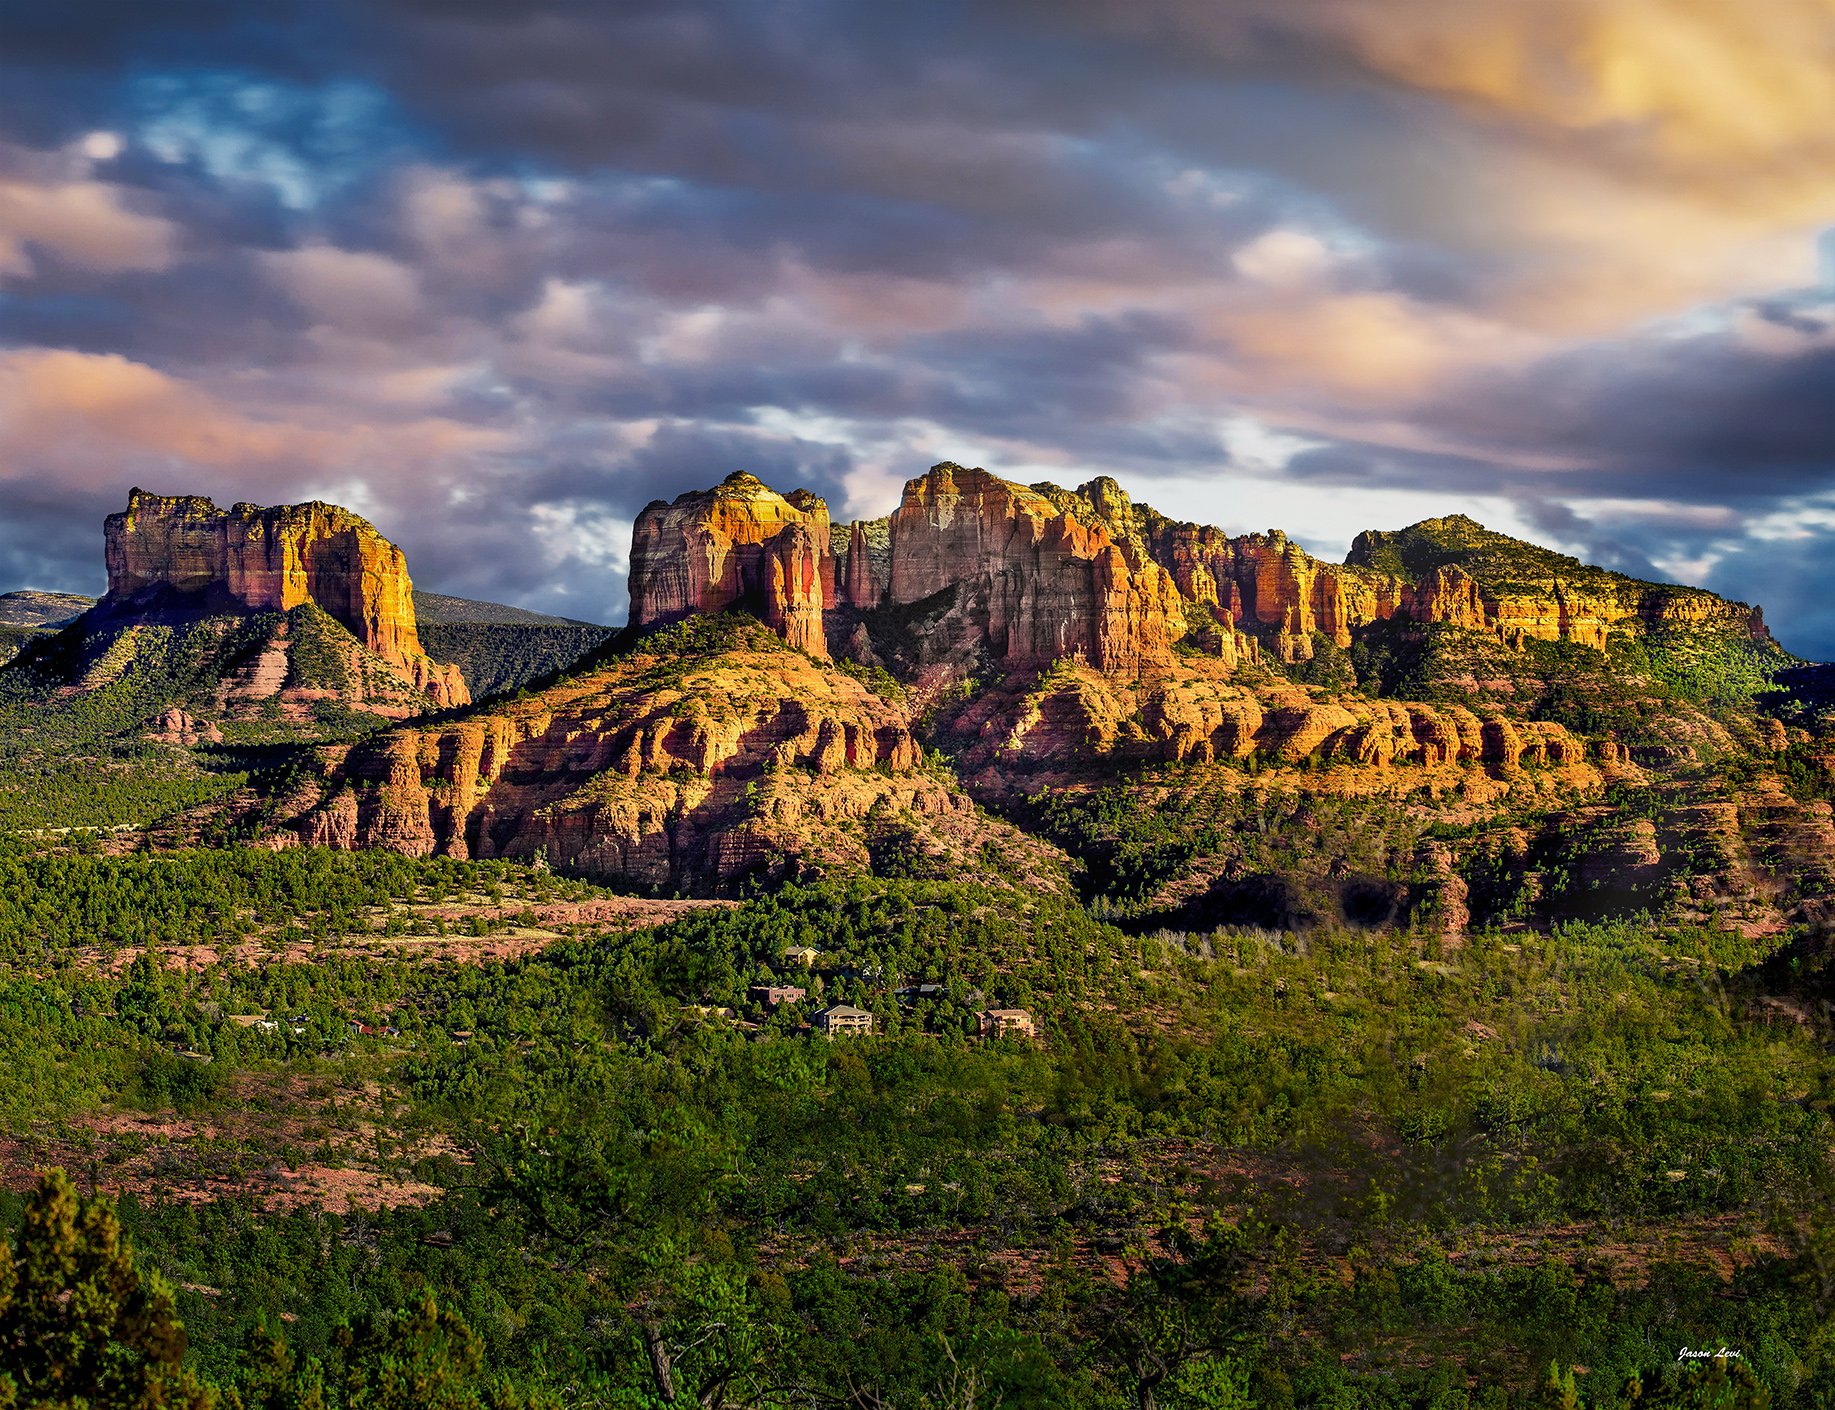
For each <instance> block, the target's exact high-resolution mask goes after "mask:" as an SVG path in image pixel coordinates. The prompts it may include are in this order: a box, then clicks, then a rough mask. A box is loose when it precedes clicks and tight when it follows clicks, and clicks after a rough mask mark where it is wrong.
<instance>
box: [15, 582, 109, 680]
mask: <svg viewBox="0 0 1835 1410" xmlns="http://www.w3.org/2000/svg"><path fill="white" fill-rule="evenodd" d="M95 605H96V600H95V599H94V598H93V597H78V596H76V595H75V594H73V593H67V592H39V591H37V590H36V589H34V588H22V589H20V590H19V591H18V592H8V593H0V665H5V664H6V663H7V662H8V661H11V660H12V659H13V658H14V657H15V656H17V655H18V654H19V652H20V650H21V649H22V648H23V647H24V646H25V644H26V643H27V642H28V641H30V640H31V639H32V638H33V637H35V636H40V635H43V634H44V633H46V632H49V631H51V630H53V629H54V628H57V627H61V626H63V625H64V624H65V623H66V622H68V621H69V620H70V619H71V618H72V617H76V616H79V615H81V614H82V613H84V612H87V611H88V610H89V609H90V608H91V607H94V606H95Z"/></svg>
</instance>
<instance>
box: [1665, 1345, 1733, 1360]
mask: <svg viewBox="0 0 1835 1410" xmlns="http://www.w3.org/2000/svg"><path fill="white" fill-rule="evenodd" d="M1715 1357H1718V1358H1720V1359H1722V1360H1726V1361H1738V1360H1739V1359H1740V1354H1739V1353H1738V1352H1737V1351H1728V1350H1727V1349H1726V1347H1724V1346H1723V1347H1721V1349H1720V1350H1719V1351H1690V1350H1689V1349H1688V1348H1687V1347H1686V1346H1685V1347H1683V1348H1682V1350H1680V1351H1678V1352H1677V1353H1676V1360H1678V1361H1707V1360H1709V1359H1711V1358H1715Z"/></svg>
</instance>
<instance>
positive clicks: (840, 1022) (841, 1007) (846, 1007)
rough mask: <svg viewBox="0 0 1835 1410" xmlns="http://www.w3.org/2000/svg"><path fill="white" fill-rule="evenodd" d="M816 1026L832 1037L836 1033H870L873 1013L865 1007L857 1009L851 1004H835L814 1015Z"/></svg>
mask: <svg viewBox="0 0 1835 1410" xmlns="http://www.w3.org/2000/svg"><path fill="white" fill-rule="evenodd" d="M815 1024H816V1027H817V1028H818V1029H819V1030H820V1031H822V1032H823V1033H826V1034H827V1035H828V1036H829V1037H831V1038H832V1037H834V1036H835V1034H837V1033H871V1032H872V1031H873V1015H872V1014H870V1013H868V1012H867V1011H866V1010H865V1009H857V1008H855V1007H854V1006H853V1005H852V1004H836V1005H835V1006H834V1007H833V1008H827V1009H823V1010H822V1012H821V1013H819V1014H817V1015H816V1017H815Z"/></svg>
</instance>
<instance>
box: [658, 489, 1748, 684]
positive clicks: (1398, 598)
mask: <svg viewBox="0 0 1835 1410" xmlns="http://www.w3.org/2000/svg"><path fill="white" fill-rule="evenodd" d="M1423 541H1428V543H1429V546H1430V547H1431V546H1432V545H1443V544H1444V543H1447V542H1452V543H1455V544H1466V545H1469V546H1472V547H1473V556H1472V562H1473V563H1476V564H1480V565H1482V564H1483V563H1484V561H1485V560H1484V551H1485V548H1486V545H1487V544H1490V543H1501V544H1511V543H1512V542H1513V541H1510V540H1506V539H1504V538H1503V537H1502V536H1501V535H1495V534H1490V533H1488V531H1486V530H1484V529H1483V528H1482V527H1481V526H1479V525H1477V524H1475V523H1473V522H1472V521H1471V520H1468V519H1464V518H1462V517H1459V516H1455V517H1453V518H1449V519H1445V520H1428V521H1425V522H1424V523H1422V524H1418V525H1415V526H1413V527H1412V528H1410V529H1406V530H1402V531H1400V532H1399V533H1397V534H1381V533H1367V534H1363V535H1360V536H1359V537H1358V540H1357V542H1356V544H1355V545H1354V546H1353V548H1352V551H1351V554H1350V556H1349V557H1348V559H1347V560H1346V562H1344V563H1343V564H1333V563H1326V562H1322V561H1320V560H1319V559H1317V558H1314V557H1313V556H1312V555H1311V554H1309V553H1307V552H1306V551H1305V550H1304V549H1302V548H1301V547H1300V546H1299V545H1298V544H1295V543H1293V542H1292V541H1290V540H1289V539H1288V538H1287V537H1286V535H1285V534H1283V533H1281V532H1279V531H1278V530H1275V531H1270V532H1268V533H1266V534H1245V535H1239V536H1236V537H1231V536H1229V535H1226V534H1225V533H1223V532H1222V531H1221V530H1219V529H1215V528H1210V527H1207V526H1204V525H1200V524H1192V523H1179V522H1175V521H1173V520H1171V519H1168V518H1166V517H1165V516H1164V515H1161V514H1159V513H1156V512H1155V511H1154V510H1152V509H1150V508H1148V507H1147V506H1145V505H1136V504H1134V503H1132V502H1131V501H1130V499H1129V498H1128V496H1127V494H1126V493H1124V492H1123V491H1122V489H1121V487H1120V486H1119V485H1117V484H1116V483H1115V481H1114V480H1112V479H1108V478H1106V477H1104V478H1100V479H1096V480H1092V481H1090V482H1089V483H1088V484H1085V485H1082V486H1080V487H1079V488H1078V489H1076V490H1075V491H1068V490H1064V489H1061V488H1059V487H1058V486H1056V485H1051V484H1037V485H1032V486H1024V485H1018V484H1014V483H1012V482H1010V481H1007V480H1003V479H1001V478H1000V477H998V476H996V475H992V474H990V473H989V472H988V471H986V470H979V469H965V468H964V467H962V466H960V465H955V464H952V463H949V462H944V463H942V464H939V465H936V466H933V467H932V468H931V470H930V471H929V473H927V474H925V475H923V476H921V477H919V478H917V479H915V480H911V481H908V482H907V483H906V485H905V489H904V495H903V497H902V499H901V501H900V503H899V506H898V508H897V509H896V510H895V511H894V512H893V513H892V514H891V515H890V516H889V517H888V518H886V519H880V520H863V521H860V522H857V523H854V524H851V525H848V526H847V528H846V529H845V530H844V531H836V532H833V533H831V525H830V522H829V515H828V507H827V505H826V504H825V503H824V502H823V501H822V500H821V499H820V498H819V497H817V496H816V495H813V494H811V493H809V492H808V491H806V490H796V491H794V492H793V493H791V494H790V495H788V496H785V495H780V494H778V493H777V492H776V491H775V490H772V489H770V488H769V487H768V486H766V485H764V484H763V483H762V482H760V481H759V480H757V479H755V478H753V477H752V476H750V475H747V474H743V473H739V474H734V475H730V476H728V477H727V479H726V480H725V481H724V482H723V483H722V484H721V485H719V486H718V487H716V488H715V489H712V490H706V491H695V492H691V493H689V494H684V495H681V496H679V497H678V498H677V499H676V500H675V501H674V502H673V503H665V502H663V501H661V500H658V501H655V502H654V503H652V504H650V505H649V506H648V507H646V508H645V509H644V510H643V511H642V513H640V514H639V515H638V517H637V524H636V529H635V532H634V536H633V542H632V551H631V622H632V624H633V625H635V626H638V627H649V626H655V625H658V624H660V623H667V622H673V621H679V620H681V619H683V618H685V617H688V616H690V615H692V614H695V613H708V612H718V611H721V610H723V609H725V608H727V607H730V606H735V605H738V606H743V607H746V608H748V609H750V610H751V611H752V613H753V615H755V616H757V617H758V618H759V619H760V620H762V621H764V622H766V623H767V624H768V625H770V626H771V627H772V628H773V629H774V630H775V631H776V632H777V633H778V635H779V636H780V637H781V638H782V639H783V640H784V641H785V642H786V643H788V644H789V645H790V646H792V647H793V648H795V649H797V650H800V651H805V652H808V653H809V654H810V655H812V656H815V657H817V658H818V659H827V658H828V657H829V656H830V654H831V653H835V654H843V655H850V656H853V657H854V658H855V659H862V658H863V657H864V656H865V655H866V654H867V652H868V648H867V645H866V642H865V638H864V635H863V634H862V633H860V632H858V631H857V630H856V627H857V625H858V621H859V614H861V613H866V612H872V611H876V610H879V609H884V608H908V607H913V606H914V605H917V604H924V605H925V606H926V607H929V606H932V605H935V606H936V607H937V608H938V609H939V611H938V614H937V621H936V622H935V624H934V625H933V626H932V627H931V628H930V629H929V631H928V640H926V642H925V643H924V647H923V650H924V659H925V663H926V664H928V663H929V662H932V661H942V660H947V659H963V658H965V657H966V656H968V655H970V654H972V653H974V652H976V651H978V650H979V651H985V652H986V654H987V655H988V656H989V657H990V658H992V659H994V660H997V661H1001V662H1004V663H1006V664H1007V665H1009V666H1012V667H1019V666H1024V665H1039V664H1045V663H1049V662H1053V661H1058V660H1064V659H1071V660H1077V661H1082V662H1084V663H1086V664H1088V665H1090V666H1092V667H1094V668H1095V669H1097V670H1099V671H1103V672H1105V673H1108V674H1113V675H1127V674H1130V673H1133V672H1137V671H1139V670H1140V669H1141V668H1142V667H1161V666H1166V665H1169V664H1170V663H1171V661H1172V659H1173V646H1174V643H1176V642H1179V641H1181V640H1190V641H1191V642H1193V643H1196V644H1201V645H1202V647H1203V648H1204V649H1205V650H1206V651H1207V652H1209V653H1210V654H1212V655H1215V656H1218V657H1220V658H1222V659H1223V660H1225V661H1226V662H1231V663H1234V662H1237V661H1242V660H1253V659H1256V658H1257V657H1258V656H1259V655H1260V654H1261V653H1262V652H1267V653H1269V654H1270V655H1272V656H1273V657H1275V658H1276V659H1278V660H1280V661H1282V662H1288V663H1292V662H1298V661H1305V660H1309V659H1311V657H1312V656H1313V654H1314V650H1315V642H1316V641H1317V640H1319V639H1326V640H1329V641H1331V642H1332V643H1334V644H1335V645H1337V646H1338V647H1341V648H1343V647H1348V646H1350V645H1351V642H1352V634H1353V632H1355V631H1357V630H1358V629H1360V628H1363V627H1366V626H1370V625H1372V624H1374V623H1378V622H1383V621H1387V620H1389V619H1392V618H1402V619H1405V620H1408V621H1412V622H1415V623H1418V624H1423V625H1432V624H1444V625H1448V626H1453V627H1459V628H1463V629H1466V630H1471V631H1478V632H1484V633H1487V634H1490V635H1493V636H1496V637H1497V638H1499V639H1500V640H1502V641H1504V642H1506V643H1509V644H1513V645H1520V644H1521V643H1522V642H1523V641H1525V640H1532V639H1533V640H1543V641H1558V640H1571V641H1576V642H1580V643H1582V644H1584V645H1587V646H1593V647H1599V648H1603V647H1604V646H1605V643H1606V637H1607V635H1608V633H1609V632H1610V631H1611V630H1612V627H1613V624H1614V623H1615V622H1618V621H1620V620H1622V619H1624V618H1628V617H1638V618H1641V619H1643V620H1644V621H1646V622H1658V621H1664V622H1678V621H1683V622H1692V623H1698V624H1699V623H1707V622H1710V621H1718V622H1722V623H1723V624H1726V625H1734V626H1737V627H1739V628H1740V629H1742V630H1746V631H1749V632H1750V633H1751V634H1752V635H1753V636H1754V637H1756V638H1760V639H1764V638H1766V637H1768V635H1769V633H1767V632H1766V630H1765V626H1764V622H1763V618H1762V616H1761V615H1760V613H1759V611H1758V610H1757V609H1756V608H1748V607H1746V606H1745V605H1744V604H1740V603H1729V602H1725V601H1723V600H1722V599H1720V598H1718V597H1716V596H1714V595H1713V594H1712V593H1707V592H1702V591H1697V590H1694V589H1687V588H1675V587H1670V586H1668V585H1662V584H1651V583H1638V582H1635V581H1634V580H1632V579H1629V578H1623V577H1620V576H1618V575H1616V574H1607V573H1603V572H1601V571H1600V570H1597V569H1589V568H1586V567H1584V566H1583V565H1581V564H1580V563H1578V562H1576V561H1575V560H1572V559H1566V558H1562V557H1560V556H1559V555H1555V554H1551V553H1546V552H1544V551H1541V550H1534V553H1535V555H1536V557H1535V560H1534V561H1533V562H1531V563H1530V565H1529V567H1528V569H1527V570H1525V569H1524V567H1523V565H1521V564H1512V565H1511V567H1510V570H1509V571H1508V572H1504V571H1495V572H1489V573H1487V572H1484V571H1475V570H1474V568H1473V567H1472V566H1468V565H1462V564H1461V563H1458V562H1439V563H1434V564H1422V565H1420V567H1419V571H1410V569H1409V567H1408V564H1407V559H1408V558H1409V557H1410V556H1411V555H1412V556H1413V557H1415V558H1417V559H1418V558H1419V557H1420V555H1421V552H1422V543H1423ZM1515 547H1517V548H1519V549H1529V548H1530V547H1531V546H1528V545H1515ZM1442 556H1445V555H1442ZM1455 556H1456V555H1455ZM1525 573H1526V575H1525Z"/></svg>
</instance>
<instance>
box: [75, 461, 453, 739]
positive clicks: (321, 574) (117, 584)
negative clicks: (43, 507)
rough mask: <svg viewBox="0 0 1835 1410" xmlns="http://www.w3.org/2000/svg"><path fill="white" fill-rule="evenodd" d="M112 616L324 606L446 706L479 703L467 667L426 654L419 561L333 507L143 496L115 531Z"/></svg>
mask: <svg viewBox="0 0 1835 1410" xmlns="http://www.w3.org/2000/svg"><path fill="white" fill-rule="evenodd" d="M103 537H104V544H105V551H106V553H107V560H108V595H107V597H105V598H104V599H103V600H102V602H101V604H100V607H101V610H102V611H103V613H104V614H105V615H114V616H120V615H124V614H132V613H135V612H138V611H150V610H155V609H159V608H167V607H193V608H202V609H204V610H208V611H217V612H235V613H256V612H288V611H291V610H292V609H293V608H295V607H300V606H303V605H304V604H306V603H313V604H315V605H316V606H318V607H319V608H321V609H322V610H323V611H324V612H326V613H327V614H328V615H330V616H331V617H333V618H334V619H336V620H337V621H338V622H340V623H342V624H343V625H344V626H345V627H346V628H347V629H348V630H349V631H350V632H351V634H352V635H353V636H355V637H356V638H357V640H358V641H359V642H361V643H362V644H363V645H364V646H365V647H367V648H369V649H370V650H371V651H373V652H375V653H376V655H378V656H380V657H381V658H382V659H383V660H385V661H387V662H388V663H389V664H390V665H392V666H394V667H396V668H397V669H398V670H399V671H401V673H402V675H403V676H404V678H405V679H407V680H408V681H410V682H411V683H412V684H413V685H414V686H415V687H416V688H417V689H419V690H422V691H425V692H426V694H427V695H428V696H430V697H431V698H432V700H433V702H434V703H435V704H438V705H448V706H449V705H462V704H465V703H466V702H467V701H468V700H469V699H470V698H471V697H470V695H469V694H468V692H467V691H466V688H465V682H464V680H463V678H462V677H461V676H460V674H459V669H458V667H456V666H448V665H441V664H440V663H438V662H436V661H434V660H432V659H431V658H430V657H429V656H428V655H427V653H426V652H425V651H423V650H422V649H421V644H420V639H419V637H418V636H417V635H416V632H415V625H414V596H413V592H414V585H413V582H412V581H411V580H410V579H409V576H408V561H407V558H406V557H405V556H404V555H403V554H402V551H401V550H400V549H399V548H397V547H396V546H395V545H394V544H392V543H390V542H389V541H388V540H387V539H385V538H384V537H383V536H382V535H381V534H379V533H377V532H376V530H375V528H374V527H373V526H372V525H371V524H370V523H369V522H368V521H367V520H364V519H361V518H359V517H358V516H357V515H355V514H352V513H351V512H350V511H348V510H345V509H340V508H338V507H337V506H336V505H332V504H320V503H318V502H316V501H315V502H313V503H310V504H290V505H280V506H277V507H274V508H270V509H263V508H261V507H260V506H258V505H253V504H237V505H232V506H231V507H230V508H229V509H227V510H224V509H219V508H217V506H216V505H215V504H213V503H212V502H211V501H210V500H208V499H205V498H203V497H202V496H199V495H155V494H148V493H147V492H146V491H144V490H140V489H135V490H133V491H131V492H130V493H129V495H128V506H127V509H126V510H125V511H124V512H122V513H120V514H111V515H109V516H108V519H107V521H106V522H105V524H104V526H103Z"/></svg>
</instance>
